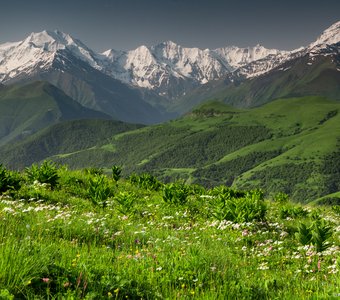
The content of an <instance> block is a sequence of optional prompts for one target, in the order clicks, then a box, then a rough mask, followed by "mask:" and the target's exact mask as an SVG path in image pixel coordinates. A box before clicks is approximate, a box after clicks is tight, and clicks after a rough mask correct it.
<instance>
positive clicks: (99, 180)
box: [87, 175, 113, 207]
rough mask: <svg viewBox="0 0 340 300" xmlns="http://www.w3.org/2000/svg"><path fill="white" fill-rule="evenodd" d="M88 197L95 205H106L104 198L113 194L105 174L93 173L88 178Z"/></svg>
mask: <svg viewBox="0 0 340 300" xmlns="http://www.w3.org/2000/svg"><path fill="white" fill-rule="evenodd" d="M87 194H88V197H89V198H90V199H91V201H92V203H93V204H95V205H100V206H102V207H105V206H106V204H107V203H106V200H107V199H108V198H109V197H110V196H112V195H113V192H112V190H111V187H110V185H109V182H108V179H107V177H106V176H105V175H94V176H91V177H90V178H89V181H88V189H87Z"/></svg>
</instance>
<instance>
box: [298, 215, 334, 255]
mask: <svg viewBox="0 0 340 300" xmlns="http://www.w3.org/2000/svg"><path fill="white" fill-rule="evenodd" d="M332 234H333V228H332V226H330V225H329V224H328V223H327V222H326V221H324V220H316V221H315V222H314V223H313V224H312V225H310V226H307V225H306V224H304V223H300V225H299V227H298V232H297V233H296V234H295V237H296V238H297V240H298V241H299V242H300V243H301V244H302V245H309V244H313V245H314V246H315V248H316V251H317V252H323V251H325V250H327V249H328V248H329V247H330V245H331V244H330V243H329V241H328V240H329V238H330V237H331V236H332Z"/></svg>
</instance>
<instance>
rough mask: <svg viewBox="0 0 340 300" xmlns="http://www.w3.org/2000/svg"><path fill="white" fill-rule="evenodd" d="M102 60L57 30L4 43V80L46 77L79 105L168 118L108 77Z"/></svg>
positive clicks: (0, 70) (120, 115) (133, 118)
mask: <svg viewBox="0 0 340 300" xmlns="http://www.w3.org/2000/svg"><path fill="white" fill-rule="evenodd" d="M103 63H104V62H103V60H102V57H101V56H100V55H99V54H96V53H94V52H93V51H92V50H90V49H89V48H87V47H86V46H85V45H84V44H82V43H81V42H80V41H78V40H76V39H73V38H72V37H71V36H70V35H67V34H65V33H62V32H59V31H55V32H52V31H43V32H41V33H32V34H31V35H30V36H29V37H27V38H26V39H25V40H24V41H22V42H18V43H12V44H6V45H5V46H3V45H0V81H2V82H4V83H6V84H11V83H27V82H32V81H36V80H45V81H48V82H50V83H52V84H53V85H55V86H57V87H59V88H60V89H61V90H63V91H64V92H65V93H66V94H67V95H68V96H70V97H71V98H73V99H74V100H76V101H78V102H79V103H80V104H81V105H83V106H86V107H88V108H91V109H95V110H99V111H102V112H105V113H106V114H109V115H111V116H112V117H114V118H116V119H120V120H124V121H130V122H137V123H138V122H140V123H155V122H159V121H160V120H163V119H166V118H167V116H165V115H164V113H162V112H161V111H160V110H159V109H158V108H154V107H152V106H151V105H150V104H148V103H146V101H144V100H143V93H142V92H140V91H139V90H137V89H134V88H131V87H129V86H127V85H126V84H124V83H122V82H121V81H119V80H116V79H114V78H112V77H110V76H108V75H107V74H106V73H105V72H104V71H103V68H104V67H103ZM146 96H147V97H155V96H153V95H151V94H147V95H146ZM156 98H157V97H156Z"/></svg>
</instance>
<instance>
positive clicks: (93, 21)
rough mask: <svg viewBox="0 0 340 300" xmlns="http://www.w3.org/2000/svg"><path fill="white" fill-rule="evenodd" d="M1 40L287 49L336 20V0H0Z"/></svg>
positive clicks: (100, 47) (339, 8)
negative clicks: (43, 35) (49, 37)
mask: <svg viewBox="0 0 340 300" xmlns="http://www.w3.org/2000/svg"><path fill="white" fill-rule="evenodd" d="M0 4H1V9H0V43H4V42H9V41H19V40H22V39H24V38H25V37H26V36H27V35H29V34H30V33H31V32H39V31H42V30H44V29H47V30H54V29H59V30H61V31H64V32H66V33H69V34H71V35H72V36H73V37H75V38H78V39H80V40H81V41H83V42H84V43H85V44H87V45H88V46H89V47H90V48H92V49H94V50H96V51H100V52H102V51H104V50H107V49H109V48H114V49H117V50H128V49H134V48H136V47H137V46H140V45H142V44H144V45H147V46H150V45H154V44H157V43H160V42H162V41H166V40H172V41H174V42H176V43H178V44H180V45H182V46H187V47H199V48H202V49H204V48H210V49H215V48H218V47H224V46H231V45H236V46H240V47H245V46H254V45H256V44H258V43H260V44H262V45H263V46H265V47H266V48H277V49H282V50H290V49H294V48H298V47H300V46H305V45H307V44H309V43H310V42H312V41H313V40H315V39H316V38H317V37H318V36H319V35H320V34H321V33H322V31H323V30H324V29H326V28H327V27H329V26H330V25H331V24H333V23H335V22H336V21H339V20H340V1H339V0H323V1H310V0H294V1H293V0H285V1H276V0H243V1H229V0H225V1H223V0H209V1H208V0H58V1H57V0H56V1H52V0H29V1H28V0H10V1H5V0H0Z"/></svg>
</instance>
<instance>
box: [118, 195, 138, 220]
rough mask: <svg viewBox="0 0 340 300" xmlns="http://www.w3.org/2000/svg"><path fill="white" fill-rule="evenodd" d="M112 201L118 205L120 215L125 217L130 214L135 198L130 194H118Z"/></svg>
mask: <svg viewBox="0 0 340 300" xmlns="http://www.w3.org/2000/svg"><path fill="white" fill-rule="evenodd" d="M114 200H115V201H116V202H117V203H118V210H119V211H120V212H121V213H122V214H124V215H127V214H129V213H130V212H131V210H132V208H133V205H134V203H135V202H136V200H137V196H136V194H134V193H130V192H120V193H119V194H118V195H116V196H115V197H114Z"/></svg>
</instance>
